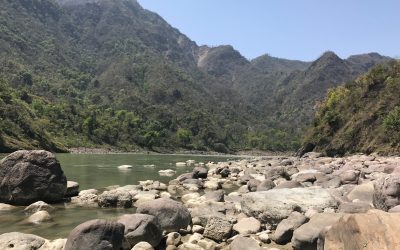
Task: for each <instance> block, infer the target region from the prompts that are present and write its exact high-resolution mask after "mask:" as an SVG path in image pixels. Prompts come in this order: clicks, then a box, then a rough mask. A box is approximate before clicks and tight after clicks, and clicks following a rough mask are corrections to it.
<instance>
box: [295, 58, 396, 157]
mask: <svg viewBox="0 0 400 250" xmlns="http://www.w3.org/2000/svg"><path fill="white" fill-rule="evenodd" d="M399 93H400V62H399V61H397V62H391V63H389V64H386V65H380V66H377V67H375V68H373V69H372V70H371V71H369V72H368V73H367V74H365V75H363V76H360V77H358V78H357V80H355V81H353V82H350V83H348V84H346V85H344V86H340V87H337V88H334V89H332V90H330V91H329V92H328V95H327V97H326V98H325V100H324V101H323V102H322V103H321V104H320V105H319V107H318V111H317V114H316V117H315V120H314V123H313V126H312V128H311V129H310V131H309V133H308V135H307V136H306V137H305V139H304V145H303V153H304V152H307V151H310V150H316V151H322V152H325V153H326V154H327V155H337V154H339V155H342V154H345V153H354V152H365V153H371V152H382V153H399V152H400V99H399Z"/></svg>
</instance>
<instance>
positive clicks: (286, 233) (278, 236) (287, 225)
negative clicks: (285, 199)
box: [274, 212, 307, 244]
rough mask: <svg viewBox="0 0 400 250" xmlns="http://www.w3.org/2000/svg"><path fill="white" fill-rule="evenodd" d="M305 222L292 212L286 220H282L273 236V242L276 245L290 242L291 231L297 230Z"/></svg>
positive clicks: (299, 214) (298, 214) (297, 213)
mask: <svg viewBox="0 0 400 250" xmlns="http://www.w3.org/2000/svg"><path fill="white" fill-rule="evenodd" d="M306 221H307V218H306V217H305V216H304V215H302V214H301V213H299V212H293V213H292V214H291V215H289V217H288V218H287V219H284V220H282V221H281V222H280V223H279V224H278V226H277V228H276V230H275V234H274V241H275V242H276V243H278V244H286V243H288V242H290V240H291V239H292V236H293V231H294V230H296V229H297V228H299V227H300V226H301V225H303V224H304V223H305V222H306Z"/></svg>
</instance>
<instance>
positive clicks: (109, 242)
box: [65, 220, 125, 250]
mask: <svg viewBox="0 0 400 250" xmlns="http://www.w3.org/2000/svg"><path fill="white" fill-rule="evenodd" d="M124 229H125V226H124V225H123V224H121V223H117V222H112V221H105V220H90V221H87V222H84V223H82V224H80V225H78V226H77V227H75V228H74V229H73V230H72V231H71V232H70V234H69V236H68V239H67V242H66V244H65V250H80V249H93V250H119V249H120V248H121V246H122V241H123V239H124Z"/></svg>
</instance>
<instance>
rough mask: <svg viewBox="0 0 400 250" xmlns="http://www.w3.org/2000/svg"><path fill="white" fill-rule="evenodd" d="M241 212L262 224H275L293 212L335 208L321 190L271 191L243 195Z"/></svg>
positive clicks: (328, 196) (334, 204) (329, 197)
mask: <svg viewBox="0 0 400 250" xmlns="http://www.w3.org/2000/svg"><path fill="white" fill-rule="evenodd" d="M241 205H242V210H243V212H244V213H245V214H246V215H248V216H253V217H255V218H257V219H259V220H260V221H261V222H264V223H271V224H276V223H279V222H280V221H281V220H283V219H285V218H287V217H288V216H289V215H290V214H291V213H292V212H293V211H303V212H305V211H307V210H308V209H315V210H318V211H322V210H324V209H325V208H332V207H336V206H337V202H336V200H335V199H334V198H333V197H332V196H331V195H330V194H329V193H328V191H326V190H325V189H322V188H292V189H272V190H268V191H261V192H254V193H248V194H244V195H243V198H242V202H241Z"/></svg>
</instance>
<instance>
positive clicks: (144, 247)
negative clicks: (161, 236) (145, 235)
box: [131, 241, 154, 250]
mask: <svg viewBox="0 0 400 250" xmlns="http://www.w3.org/2000/svg"><path fill="white" fill-rule="evenodd" d="M131 250H154V248H153V247H152V246H151V245H150V244H149V243H147V242H145V241H142V242H139V243H137V244H136V245H135V246H134V247H133V248H132V249H131Z"/></svg>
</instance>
